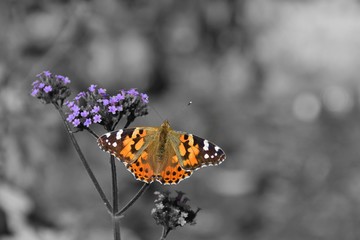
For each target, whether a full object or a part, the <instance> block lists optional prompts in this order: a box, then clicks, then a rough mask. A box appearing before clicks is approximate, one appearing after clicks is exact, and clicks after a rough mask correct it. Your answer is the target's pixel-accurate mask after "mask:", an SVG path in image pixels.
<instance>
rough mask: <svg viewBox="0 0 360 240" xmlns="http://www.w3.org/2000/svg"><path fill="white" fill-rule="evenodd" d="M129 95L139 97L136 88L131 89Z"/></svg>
mask: <svg viewBox="0 0 360 240" xmlns="http://www.w3.org/2000/svg"><path fill="white" fill-rule="evenodd" d="M126 93H127V94H130V95H133V96H134V97H136V96H138V95H139V92H138V91H137V90H136V89H135V88H131V89H130V90H128V91H127V92H126Z"/></svg>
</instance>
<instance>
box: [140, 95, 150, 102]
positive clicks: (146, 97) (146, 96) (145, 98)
mask: <svg viewBox="0 0 360 240" xmlns="http://www.w3.org/2000/svg"><path fill="white" fill-rule="evenodd" d="M140 96H141V100H142V101H143V102H144V103H149V96H148V95H147V94H146V93H140Z"/></svg>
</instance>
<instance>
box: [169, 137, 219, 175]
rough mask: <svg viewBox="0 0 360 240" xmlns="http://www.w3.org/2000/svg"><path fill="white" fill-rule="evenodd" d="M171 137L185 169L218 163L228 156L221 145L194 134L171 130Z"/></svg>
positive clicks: (181, 164) (180, 162) (194, 168)
mask: <svg viewBox="0 0 360 240" xmlns="http://www.w3.org/2000/svg"><path fill="white" fill-rule="evenodd" d="M170 139H171V143H172V146H173V148H174V151H175V153H176V155H177V157H178V159H179V164H180V166H181V167H182V168H183V169H184V170H196V169H198V168H200V167H205V166H212V165H218V164H220V163H222V162H223V161H224V160H225V158H226V155H225V153H224V151H223V150H222V149H221V148H220V147H219V146H217V145H215V144H213V143H211V142H210V141H208V140H206V139H203V138H201V137H198V136H195V135H193V134H189V133H186V132H178V131H171V134H170Z"/></svg>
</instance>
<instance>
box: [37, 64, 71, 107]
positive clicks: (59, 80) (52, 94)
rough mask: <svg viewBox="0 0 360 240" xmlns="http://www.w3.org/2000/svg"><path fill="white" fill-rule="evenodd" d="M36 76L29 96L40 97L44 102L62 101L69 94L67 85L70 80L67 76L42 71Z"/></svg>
mask: <svg viewBox="0 0 360 240" xmlns="http://www.w3.org/2000/svg"><path fill="white" fill-rule="evenodd" d="M36 77H37V78H38V79H37V80H36V81H34V82H33V83H32V90H31V96H33V97H36V98H38V99H41V100H42V101H44V102H45V103H60V105H62V103H63V102H64V100H65V99H66V98H67V97H69V96H70V94H71V92H70V89H69V87H68V86H67V85H68V84H69V83H70V82H71V81H70V80H69V78H68V77H64V76H61V75H54V74H52V73H51V72H49V71H44V72H42V73H39V74H38V75H36Z"/></svg>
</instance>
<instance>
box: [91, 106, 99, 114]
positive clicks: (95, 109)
mask: <svg viewBox="0 0 360 240" xmlns="http://www.w3.org/2000/svg"><path fill="white" fill-rule="evenodd" d="M99 111H100V107H99V106H95V107H94V108H93V109H92V110H91V113H98V112H99Z"/></svg>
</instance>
